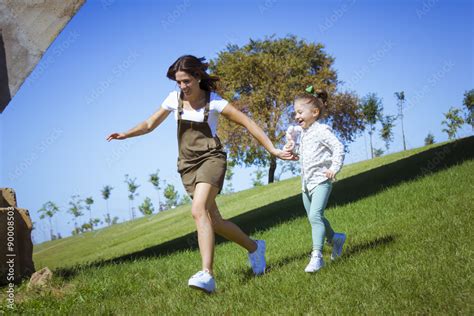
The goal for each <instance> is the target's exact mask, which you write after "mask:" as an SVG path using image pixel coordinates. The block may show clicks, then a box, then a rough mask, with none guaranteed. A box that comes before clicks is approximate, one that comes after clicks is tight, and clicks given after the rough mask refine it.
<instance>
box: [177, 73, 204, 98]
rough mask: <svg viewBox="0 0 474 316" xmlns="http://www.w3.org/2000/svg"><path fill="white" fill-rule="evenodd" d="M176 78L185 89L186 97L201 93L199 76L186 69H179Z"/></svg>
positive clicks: (179, 85) (181, 87)
mask: <svg viewBox="0 0 474 316" xmlns="http://www.w3.org/2000/svg"><path fill="white" fill-rule="evenodd" d="M175 78H176V83H177V84H178V87H179V88H180V89H181V91H183V93H184V95H185V96H186V97H190V96H197V95H199V90H200V89H201V88H200V87H199V81H198V79H197V78H195V77H193V76H191V75H190V74H188V73H187V72H184V71H177V72H176V74H175Z"/></svg>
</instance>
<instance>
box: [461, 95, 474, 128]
mask: <svg viewBox="0 0 474 316" xmlns="http://www.w3.org/2000/svg"><path fill="white" fill-rule="evenodd" d="M463 104H464V106H465V107H466V110H467V113H466V123H467V124H469V125H471V127H472V129H474V89H471V90H469V91H466V92H465V93H464V100H463Z"/></svg>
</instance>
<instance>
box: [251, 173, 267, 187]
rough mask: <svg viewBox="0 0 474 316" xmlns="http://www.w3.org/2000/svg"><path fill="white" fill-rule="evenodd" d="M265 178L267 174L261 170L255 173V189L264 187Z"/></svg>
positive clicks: (253, 182)
mask: <svg viewBox="0 0 474 316" xmlns="http://www.w3.org/2000/svg"><path fill="white" fill-rule="evenodd" d="M264 176H265V172H264V171H263V170H261V169H257V170H256V171H255V172H254V178H252V184H253V186H254V187H259V186H261V185H263V177H264Z"/></svg>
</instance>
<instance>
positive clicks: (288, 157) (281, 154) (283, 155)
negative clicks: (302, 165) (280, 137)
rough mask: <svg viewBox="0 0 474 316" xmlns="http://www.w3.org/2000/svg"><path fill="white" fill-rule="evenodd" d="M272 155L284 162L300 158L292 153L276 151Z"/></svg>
mask: <svg viewBox="0 0 474 316" xmlns="http://www.w3.org/2000/svg"><path fill="white" fill-rule="evenodd" d="M272 154H273V156H275V157H278V158H280V159H282V160H298V157H297V156H295V155H294V154H293V153H292V152H291V151H286V150H280V149H275V151H274V152H273V153H272Z"/></svg>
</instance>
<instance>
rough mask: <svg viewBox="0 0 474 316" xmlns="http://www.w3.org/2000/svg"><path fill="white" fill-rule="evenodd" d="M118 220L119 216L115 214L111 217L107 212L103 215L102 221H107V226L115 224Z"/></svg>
mask: <svg viewBox="0 0 474 316" xmlns="http://www.w3.org/2000/svg"><path fill="white" fill-rule="evenodd" d="M118 220H119V218H118V217H117V216H114V217H111V216H110V214H109V213H107V214H105V215H104V221H105V222H106V223H107V225H108V226H111V225H114V224H117V223H118Z"/></svg>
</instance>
